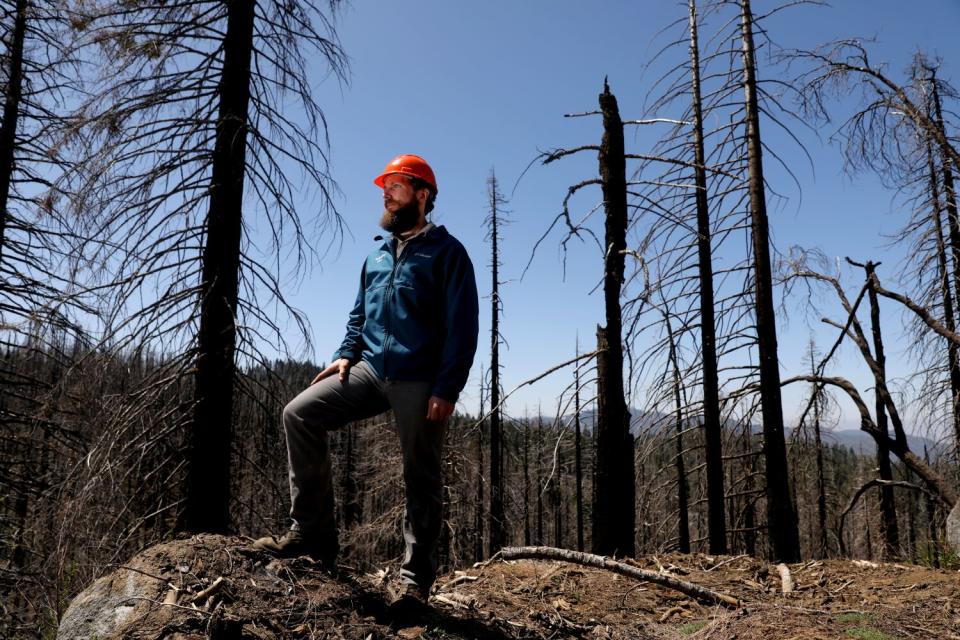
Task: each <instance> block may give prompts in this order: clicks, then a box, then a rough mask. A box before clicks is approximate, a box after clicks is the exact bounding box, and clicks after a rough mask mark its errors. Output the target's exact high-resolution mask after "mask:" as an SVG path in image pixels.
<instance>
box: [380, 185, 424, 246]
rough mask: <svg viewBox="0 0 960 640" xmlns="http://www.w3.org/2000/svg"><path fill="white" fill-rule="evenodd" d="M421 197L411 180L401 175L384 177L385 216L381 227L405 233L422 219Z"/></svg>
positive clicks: (381, 219)
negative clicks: (418, 195)
mask: <svg viewBox="0 0 960 640" xmlns="http://www.w3.org/2000/svg"><path fill="white" fill-rule="evenodd" d="M420 208H421V207H420V199H419V198H418V197H417V193H416V191H414V189H413V186H411V184H410V182H409V181H408V180H407V179H406V178H404V177H403V176H400V175H390V176H387V177H386V178H384V179H383V216H382V217H381V218H380V227H381V228H382V229H383V230H384V231H389V232H390V233H403V232H404V231H409V230H410V229H413V228H414V227H415V226H417V223H418V222H419V221H420Z"/></svg>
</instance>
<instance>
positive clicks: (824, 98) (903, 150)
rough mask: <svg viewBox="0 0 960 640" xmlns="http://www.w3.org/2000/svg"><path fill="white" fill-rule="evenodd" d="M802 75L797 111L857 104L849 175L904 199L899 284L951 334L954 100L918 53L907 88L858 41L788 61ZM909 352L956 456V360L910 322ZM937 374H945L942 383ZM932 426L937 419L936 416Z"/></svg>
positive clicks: (959, 286)
mask: <svg viewBox="0 0 960 640" xmlns="http://www.w3.org/2000/svg"><path fill="white" fill-rule="evenodd" d="M794 56H795V59H796V60H798V61H800V62H801V63H803V64H805V65H809V66H808V68H807V69H806V70H805V71H804V72H803V73H801V74H800V76H799V77H798V83H799V84H800V85H801V86H802V89H803V91H802V101H801V105H802V106H803V108H804V109H805V111H806V113H807V114H808V115H809V116H810V117H811V118H812V119H814V120H816V121H828V120H829V119H830V113H831V112H833V111H836V109H835V108H834V107H832V106H830V105H831V101H832V99H833V97H834V96H837V95H840V94H842V95H849V94H851V93H852V94H853V95H858V94H859V96H860V104H859V105H858V106H857V108H856V110H855V111H854V112H853V113H852V114H851V115H849V116H846V117H844V119H843V120H841V124H840V127H839V129H838V133H839V135H840V137H841V139H842V140H843V142H844V151H845V157H846V160H847V162H848V165H849V166H850V167H851V168H853V169H857V170H860V169H868V170H870V171H873V172H875V173H876V174H877V175H879V176H881V178H882V179H883V180H884V181H886V182H888V183H889V184H891V186H892V187H894V188H896V189H897V190H898V192H899V193H900V194H902V195H903V196H904V197H905V198H906V203H907V204H908V207H907V208H908V209H909V210H910V211H911V215H910V218H909V219H908V220H907V221H906V222H905V223H904V224H903V226H902V227H901V231H900V232H899V234H898V235H897V239H898V241H899V242H903V243H909V245H910V251H909V252H908V254H907V255H908V256H909V259H908V264H909V265H910V268H909V269H907V270H906V271H905V272H904V274H903V280H902V281H903V285H904V286H908V287H909V290H910V292H911V295H912V296H914V297H915V299H917V300H918V301H919V303H920V304H921V305H923V306H924V307H926V308H927V309H928V310H929V311H930V313H931V314H932V315H933V316H935V317H938V318H939V320H940V321H941V322H942V323H943V324H944V326H945V327H946V328H947V329H948V330H950V331H955V328H956V318H955V304H956V300H957V299H958V294H960V261H958V259H960V222H958V218H957V204H956V192H955V186H954V175H955V174H956V172H957V171H958V167H960V165H958V161H960V153H958V150H957V146H956V143H955V136H954V134H953V133H952V131H955V129H956V123H955V122H951V121H950V120H949V118H950V117H951V116H950V114H951V113H952V112H951V110H949V109H946V110H945V109H944V108H943V100H944V99H949V100H952V101H955V100H956V95H957V94H956V92H955V90H954V89H953V88H952V87H951V86H950V85H949V84H948V83H946V82H945V81H944V80H942V79H941V78H939V77H938V75H937V72H936V71H937V67H938V64H939V63H938V62H936V61H932V60H930V59H928V58H927V57H926V56H923V55H920V54H918V55H917V56H915V58H914V62H913V64H912V66H911V67H910V69H909V70H908V77H907V79H906V80H905V81H902V82H901V81H898V80H895V79H894V77H893V76H892V75H891V73H890V72H888V71H887V70H886V69H885V68H884V67H883V65H879V64H876V63H875V62H874V61H873V60H871V58H870V56H869V53H868V51H867V49H866V47H865V46H864V45H863V44H862V43H860V42H857V41H852V40H844V41H839V42H835V43H831V44H829V45H826V46H824V47H821V48H819V49H817V50H814V51H802V52H795V54H794ZM915 334H916V336H917V338H916V340H915V344H916V345H917V349H916V352H917V353H918V355H919V357H920V359H921V360H922V361H923V362H924V363H925V367H926V368H927V372H928V373H927V374H926V380H925V382H924V387H925V389H924V394H925V395H926V396H927V398H928V400H925V401H924V402H923V404H924V405H925V406H926V407H928V408H929V409H928V411H929V410H931V409H932V408H934V407H941V406H943V403H941V402H939V399H941V398H943V397H946V398H948V402H947V403H946V404H947V413H949V420H950V422H951V423H952V432H953V433H952V435H953V443H954V453H955V457H956V456H957V455H958V454H957V453H956V452H957V451H960V444H958V443H960V401H958V398H960V356H958V352H957V350H956V347H955V346H953V345H951V344H950V343H949V342H948V346H947V349H946V350H944V349H943V345H942V342H940V341H939V340H934V339H933V338H934V336H933V334H930V333H929V332H928V330H927V327H926V326H925V325H924V324H923V323H922V322H918V323H917V324H916V325H915ZM944 373H945V374H946V375H944ZM938 417H939V416H938Z"/></svg>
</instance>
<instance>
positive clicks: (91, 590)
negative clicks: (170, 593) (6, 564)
mask: <svg viewBox="0 0 960 640" xmlns="http://www.w3.org/2000/svg"><path fill="white" fill-rule="evenodd" d="M162 586H163V583H158V581H157V580H156V579H154V578H151V577H149V576H146V575H143V574H142V573H137V572H136V571H132V570H130V569H119V570H117V571H115V572H114V573H111V574H110V575H108V576H104V577H102V578H100V579H99V580H97V581H96V582H94V583H93V584H92V585H90V586H89V587H88V588H87V589H85V590H84V591H83V593H81V594H80V595H78V596H77V597H76V598H74V600H73V602H71V603H70V607H69V608H68V609H67V611H66V613H64V615H63V618H61V620H60V628H59V629H58V630H57V640H89V638H104V639H106V638H114V637H121V636H122V635H123V634H124V631H125V629H126V628H127V627H128V625H130V624H133V623H134V622H135V620H136V618H138V617H139V616H140V615H142V611H140V612H138V610H139V609H144V608H145V607H146V606H147V605H148V604H149V599H154V598H156V597H157V593H158V590H159V589H160V588H161V587H162ZM135 612H136V613H138V615H137V616H134V613H135Z"/></svg>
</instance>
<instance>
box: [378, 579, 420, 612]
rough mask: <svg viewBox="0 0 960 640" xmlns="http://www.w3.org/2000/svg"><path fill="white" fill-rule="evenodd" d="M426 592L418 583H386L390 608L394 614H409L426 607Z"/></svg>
mask: <svg viewBox="0 0 960 640" xmlns="http://www.w3.org/2000/svg"><path fill="white" fill-rule="evenodd" d="M428 595H429V594H428V593H427V592H426V591H424V590H423V589H421V588H420V586H419V585H416V584H413V583H410V582H403V581H401V582H395V583H392V584H389V585H387V596H388V600H389V604H390V609H391V611H393V613H394V615H399V616H409V615H415V614H418V613H421V612H423V611H424V610H426V608H427V597H428Z"/></svg>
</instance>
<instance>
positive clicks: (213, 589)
mask: <svg viewBox="0 0 960 640" xmlns="http://www.w3.org/2000/svg"><path fill="white" fill-rule="evenodd" d="M225 584H226V580H225V579H224V577H223V576H220V577H219V578H217V579H216V580H214V581H213V584H211V585H210V586H209V587H207V588H206V589H204V590H203V591H201V592H199V593H198V594H197V595H195V596H193V598H191V599H190V602H193V603H194V604H197V603H200V602H203V601H204V600H206V599H207V598H209V597H210V596H212V595H214V594H215V593H217V592H218V591H220V589H222V588H223V586H224V585H225Z"/></svg>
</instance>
